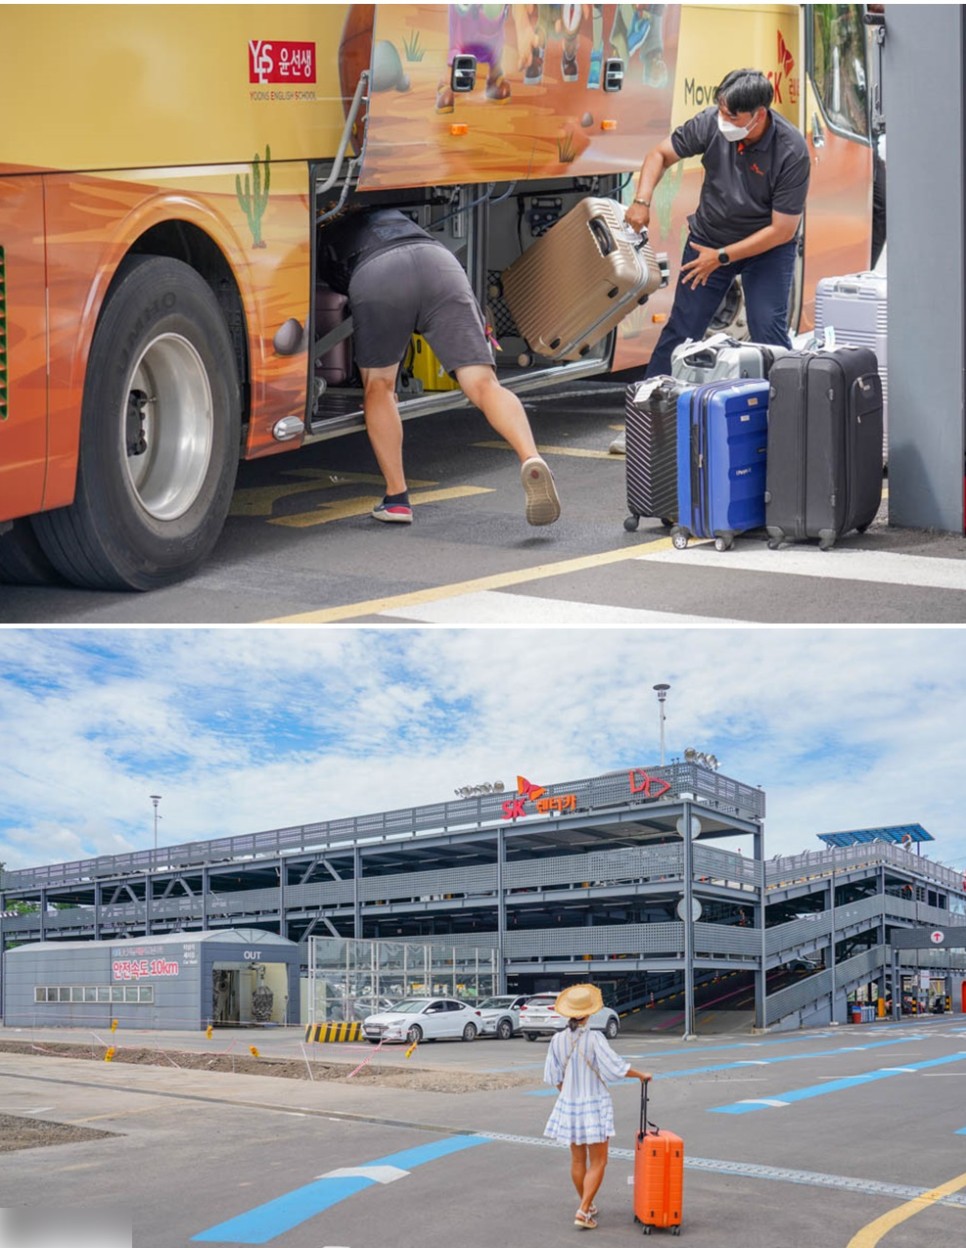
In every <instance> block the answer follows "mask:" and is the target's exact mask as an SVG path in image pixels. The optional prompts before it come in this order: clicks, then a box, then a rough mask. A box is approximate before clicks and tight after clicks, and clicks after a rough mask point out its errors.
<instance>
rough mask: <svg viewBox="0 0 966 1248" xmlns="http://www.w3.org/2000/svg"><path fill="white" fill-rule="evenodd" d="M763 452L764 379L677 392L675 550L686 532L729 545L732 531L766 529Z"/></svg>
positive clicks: (765, 418) (765, 432)
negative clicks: (678, 395)
mask: <svg viewBox="0 0 966 1248" xmlns="http://www.w3.org/2000/svg"><path fill="white" fill-rule="evenodd" d="M767 450H768V382H767V381H764V380H761V379H759V380H749V381H710V382H708V383H707V384H705V385H703V386H696V387H694V388H693V389H690V390H687V391H686V392H685V393H684V394H682V395H681V397H680V398H679V399H678V452H677V458H678V522H677V524H676V525H675V527H674V529H673V531H672V534H671V540H672V541H673V543H674V545H675V547H676V548H677V549H678V550H684V548H685V547H686V546H687V544H688V538H689V537H690V536H694V537H713V538H714V544H715V547H716V549H718V550H730V548H731V547H732V546H733V545H734V538H735V534H736V533H746V532H748V530H749V529H759V528H762V527H763V526H764V523H765V472H766V459H767Z"/></svg>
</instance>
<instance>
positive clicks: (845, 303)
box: [815, 273, 889, 463]
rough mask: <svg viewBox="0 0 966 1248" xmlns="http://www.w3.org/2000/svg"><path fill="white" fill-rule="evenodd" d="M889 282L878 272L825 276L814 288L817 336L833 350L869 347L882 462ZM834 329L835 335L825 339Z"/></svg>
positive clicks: (886, 417) (885, 441) (886, 405)
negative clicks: (877, 388)
mask: <svg viewBox="0 0 966 1248" xmlns="http://www.w3.org/2000/svg"><path fill="white" fill-rule="evenodd" d="M887 328H888V316H887V308H886V279H885V278H884V277H882V276H880V275H879V274H878V273H849V274H847V275H846V276H845V277H823V278H821V280H820V281H819V283H818V285H817V287H816V288H815V336H816V337H817V338H820V339H821V338H825V340H826V342H827V344H828V345H829V346H830V347H868V348H869V350H870V351H872V352H873V353H874V355H875V358H876V362H877V364H878V366H879V379H880V380H881V382H882V462H883V463H885V462H886V459H887V458H888V449H889V386H888V381H887V373H888V355H887ZM827 330H831V331H832V336H831V337H826V331H827Z"/></svg>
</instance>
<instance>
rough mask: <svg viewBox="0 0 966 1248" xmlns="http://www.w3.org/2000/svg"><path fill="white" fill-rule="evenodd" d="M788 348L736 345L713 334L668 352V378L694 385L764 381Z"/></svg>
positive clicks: (754, 344)
mask: <svg viewBox="0 0 966 1248" xmlns="http://www.w3.org/2000/svg"><path fill="white" fill-rule="evenodd" d="M787 354H788V348H787V347H778V346H770V345H766V344H764V343H758V342H739V341H738V340H737V339H736V338H729V337H728V335H727V334H713V335H712V336H711V337H710V338H704V339H702V340H701V341H700V342H695V341H693V340H691V339H688V341H687V342H682V343H681V344H680V346H677V347H675V348H674V350H673V351H672V353H671V376H672V377H676V378H677V379H678V380H679V381H686V382H689V383H690V384H691V385H693V386H703V385H704V384H705V383H706V382H709V381H730V380H731V379H732V378H735V379H738V380H745V379H748V380H751V379H754V378H762V377H764V378H767V377H768V374H769V372H770V371H771V366H772V364H773V363H774V362H775V360H777V359H778V357H779V356H781V355H787Z"/></svg>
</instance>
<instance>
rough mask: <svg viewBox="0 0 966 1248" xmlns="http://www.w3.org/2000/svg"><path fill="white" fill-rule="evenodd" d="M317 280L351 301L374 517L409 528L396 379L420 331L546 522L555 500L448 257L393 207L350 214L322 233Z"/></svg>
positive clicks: (464, 281)
mask: <svg viewBox="0 0 966 1248" xmlns="http://www.w3.org/2000/svg"><path fill="white" fill-rule="evenodd" d="M319 275H320V277H321V278H322V279H323V281H325V282H327V283H328V284H329V286H331V287H332V289H333V290H336V291H338V292H339V293H341V294H344V295H348V298H349V304H350V309H351V312H352V320H353V326H354V342H355V358H356V363H357V365H358V367H359V372H360V374H361V376H362V387H363V399H362V402H363V410H364V412H365V418H366V431H367V432H368V434H369V441H370V442H371V443H372V449H373V451H374V452H375V456H376V460H377V462H378V464H379V470H380V472H381V473H382V475H383V476H384V477H385V479H386V494H385V497H384V498H383V500H382V502H381V503H379V504H377V506H375V507H374V508H373V509H372V516H373V518H374V519H376V520H383V521H388V522H390V523H395V524H411V523H412V519H413V512H412V507H411V505H410V502H409V493H408V491H407V488H406V476H405V472H404V470H403V454H402V446H403V431H402V420H401V419H400V416H399V409H398V407H397V406H396V378H397V375H398V373H399V366H400V363H401V361H402V359H403V357H404V355H405V354H406V350H407V348H408V347H409V342H410V339H411V337H412V335H413V334H414V333H420V334H423V335H424V336H425V338H426V340H427V342H428V343H429V345H430V347H431V348H432V349H433V351H434V352H435V353H436V355H437V356H438V357H439V360H440V363H441V364H442V366H443V368H445V369H446V370H447V372H449V373H451V374H452V375H453V376H455V378H456V380H457V382H458V383H459V386H460V389H461V390H462V391H463V393H464V394H465V395H466V397H467V398H468V399H469V401H470V402H471V403H473V404H475V406H476V407H478V408H479V409H480V411H482V413H483V415H484V416H485V417H486V419H487V420H488V421H489V423H490V424H491V425H492V426H493V428H494V429H495V430H496V432H497V433H498V434H500V436H501V437H503V438H504V439H505V440H506V441H507V442H508V443H509V444H510V446H511V447H512V448H513V450H514V451H515V452H516V454H517V456H518V458H519V460H520V463H521V469H520V477H521V480H522V482H523V489H524V493H525V495H526V517H527V522H528V523H529V524H534V525H539V524H553V522H554V521H555V520H556V519H557V517H558V516H559V515H560V501H559V499H558V497H557V490H556V486H555V485H554V480H553V476H552V474H551V472H550V469H549V468H548V467H547V465H546V464H545V463H544V461H543V459H542V458H541V457H540V455H539V454H538V453H537V448H536V444H535V443H534V440H533V433H532V432H531V430H530V423H529V421H528V420H527V415H526V412H525V411H524V410H523V404H522V403H521V402H520V400H519V399H518V398H517V396H516V395H515V394H513V393H512V391H509V390H507V389H505V387H503V386H501V385H500V383H499V381H497V377H496V370H495V368H494V366H493V352H492V349H491V347H490V343H489V341H488V339H487V334H486V325H485V323H484V320H483V316H482V313H481V311H480V306H479V304H478V303H477V301H476V297H475V295H474V294H473V290H472V287H471V286H470V283H469V280H468V278H467V276H466V274H465V273H464V271H463V268H462V266H461V265H460V263H459V261H458V260H457V259H456V257H455V256H453V255H451V254H450V252H449V251H447V249H446V248H445V247H444V246H443V245H442V243H440V242H438V241H437V240H436V239H434V238H432V237H430V235H429V234H427V233H426V231H425V230H423V229H422V228H421V227H420V226H418V225H416V224H415V223H414V222H413V221H411V220H410V219H409V217H407V216H406V215H405V214H404V213H402V212H399V211H398V210H397V209H395V208H367V209H363V210H361V211H355V212H349V213H347V214H346V215H345V216H344V217H342V218H340V219H339V220H338V221H336V222H334V223H333V224H332V225H328V226H326V227H325V229H324V230H323V231H322V234H321V237H320V243H319Z"/></svg>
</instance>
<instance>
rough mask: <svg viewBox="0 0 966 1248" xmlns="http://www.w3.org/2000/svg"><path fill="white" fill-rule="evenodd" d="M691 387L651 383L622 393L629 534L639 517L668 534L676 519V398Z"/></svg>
mask: <svg viewBox="0 0 966 1248" xmlns="http://www.w3.org/2000/svg"><path fill="white" fill-rule="evenodd" d="M691 388H692V387H691V386H689V385H688V384H687V382H683V381H678V380H677V379H676V378H675V377H650V378H648V379H647V380H646V381H637V382H634V383H633V384H632V385H629V386H628V387H627V390H626V392H625V397H624V415H625V422H626V434H625V437H626V444H627V454H626V457H625V462H626V471H627V510H628V512H629V513H630V514H629V515H628V517H627V519H626V520H625V521H624V528H625V529H626V530H627V531H628V533H633V532H634V530H635V529H636V528H637V526H638V524H639V522H640V519H641V517H642V516H654V517H656V518H657V519H658V520H661V521H663V522H664V524H665V525H666V526H667V527H668V528H670V527H671V525H672V524H674V522H675V521H676V520H677V516H678V479H677V441H678V434H677V423H678V415H677V413H678V398H679V397H680V396H681V395H682V394H683V393H684V392H685V390H690V389H691Z"/></svg>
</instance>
